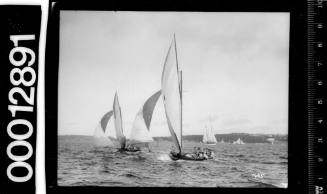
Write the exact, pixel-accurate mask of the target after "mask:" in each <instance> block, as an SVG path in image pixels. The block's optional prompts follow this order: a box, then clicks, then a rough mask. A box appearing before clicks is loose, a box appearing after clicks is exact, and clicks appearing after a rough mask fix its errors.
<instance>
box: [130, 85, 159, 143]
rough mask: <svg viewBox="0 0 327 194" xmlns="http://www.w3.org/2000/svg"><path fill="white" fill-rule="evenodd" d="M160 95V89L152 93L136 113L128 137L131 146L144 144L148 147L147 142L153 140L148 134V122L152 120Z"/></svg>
mask: <svg viewBox="0 0 327 194" xmlns="http://www.w3.org/2000/svg"><path fill="white" fill-rule="evenodd" d="M160 95H161V90H159V91H158V92H156V93H155V94H153V95H152V96H151V97H150V98H148V99H147V101H146V102H145V103H144V104H143V106H142V107H141V109H140V110H139V112H138V113H137V115H136V117H135V120H134V123H133V126H132V129H131V133H130V136H129V138H128V144H129V145H133V146H137V147H140V146H142V147H143V146H144V147H148V148H149V143H150V142H153V138H152V136H151V134H150V124H151V120H152V114H153V111H154V108H155V106H156V104H157V101H158V99H159V97H160Z"/></svg>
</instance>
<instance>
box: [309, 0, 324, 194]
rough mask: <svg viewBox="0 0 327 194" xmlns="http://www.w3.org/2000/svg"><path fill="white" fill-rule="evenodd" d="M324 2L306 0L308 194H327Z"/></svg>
mask: <svg viewBox="0 0 327 194" xmlns="http://www.w3.org/2000/svg"><path fill="white" fill-rule="evenodd" d="M326 7H327V4H326V1H324V0H307V63H308V66H307V79H308V80H307V92H308V93H307V108H308V111H307V114H308V126H307V127H308V133H307V138H308V153H307V155H308V161H307V162H308V163H307V164H308V169H307V170H308V193H309V194H324V193H326V175H325V174H326V162H325V161H324V160H325V159H326V155H324V154H325V152H326V151H325V150H323V146H324V145H325V141H326V128H325V127H326V125H325V123H326V112H325V104H326V102H327V101H326V98H325V96H323V90H325V89H326V86H325V85H326V84H327V82H326V78H325V77H324V75H325V72H326V71H325V69H326V65H327V63H326V61H327V60H326V55H327V53H326V49H325V48H326V46H327V44H326V36H327V34H326V30H325V29H326V28H327V26H326V25H327V23H326V19H327V18H326Z"/></svg>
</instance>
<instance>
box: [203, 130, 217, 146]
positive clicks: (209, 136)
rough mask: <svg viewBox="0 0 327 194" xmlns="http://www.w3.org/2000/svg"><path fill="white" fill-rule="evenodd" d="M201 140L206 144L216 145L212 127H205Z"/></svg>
mask: <svg viewBox="0 0 327 194" xmlns="http://www.w3.org/2000/svg"><path fill="white" fill-rule="evenodd" d="M202 142H203V143H205V144H207V145H216V144H217V140H216V137H215V134H214V132H213V130H212V128H207V127H206V128H205V131H204V134H203V139H202Z"/></svg>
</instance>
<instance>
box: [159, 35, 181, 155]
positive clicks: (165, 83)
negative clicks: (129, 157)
mask: <svg viewBox="0 0 327 194" xmlns="http://www.w3.org/2000/svg"><path fill="white" fill-rule="evenodd" d="M181 84H182V82H181V77H180V71H179V69H178V61H177V51H176V39H175V36H174V39H173V41H172V43H171V45H170V47H169V50H168V53H167V56H166V60H165V63H164V68H163V72H162V77H161V88H162V89H161V91H162V96H163V102H164V106H165V112H166V118H167V123H168V127H169V131H170V134H171V136H172V139H173V141H174V143H175V146H176V147H177V149H178V151H179V152H181V151H182V92H181V89H182V87H181Z"/></svg>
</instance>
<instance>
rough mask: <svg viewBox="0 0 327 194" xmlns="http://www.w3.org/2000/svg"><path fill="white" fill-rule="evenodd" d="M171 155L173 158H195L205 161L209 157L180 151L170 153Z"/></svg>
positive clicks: (195, 159) (194, 159)
mask: <svg viewBox="0 0 327 194" xmlns="http://www.w3.org/2000/svg"><path fill="white" fill-rule="evenodd" d="M169 157H170V158H171V159H172V160H193V161H203V160H206V159H207V158H205V157H197V158H196V157H195V156H194V154H190V153H182V154H178V153H175V152H174V153H172V152H170V153H169Z"/></svg>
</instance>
